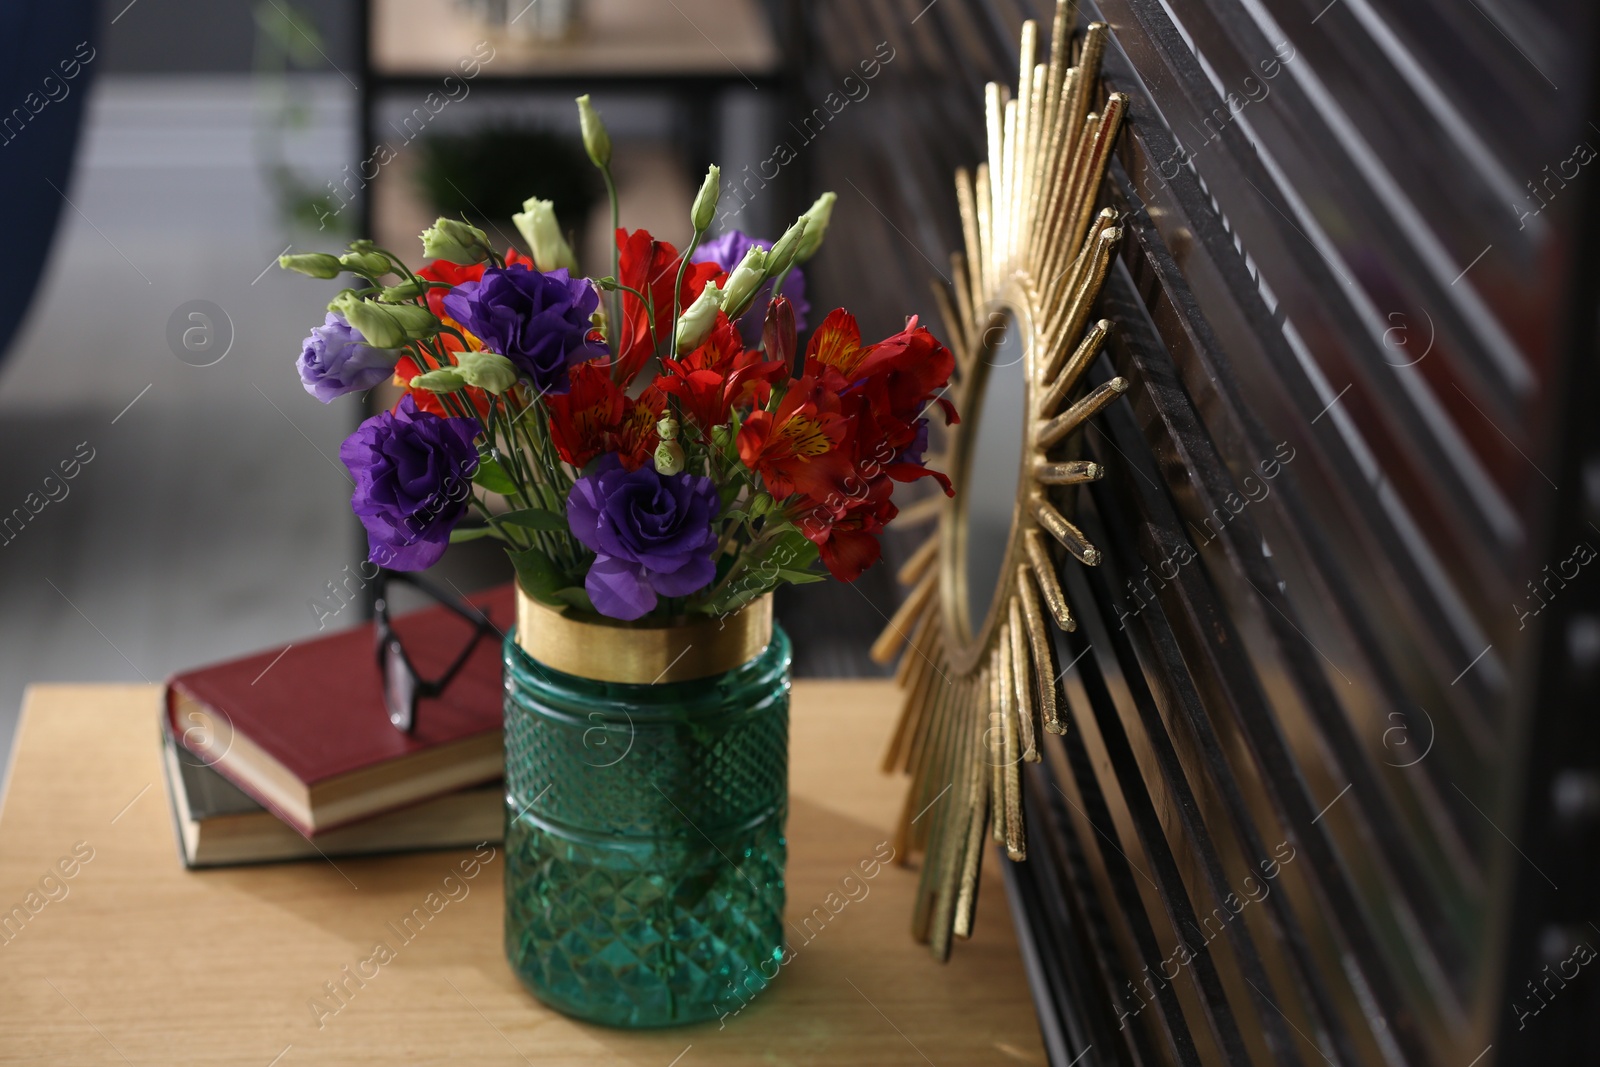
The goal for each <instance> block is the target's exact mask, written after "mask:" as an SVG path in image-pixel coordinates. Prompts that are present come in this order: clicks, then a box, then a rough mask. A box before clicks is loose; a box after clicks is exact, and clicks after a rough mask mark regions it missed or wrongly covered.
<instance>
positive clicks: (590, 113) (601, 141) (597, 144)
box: [578, 93, 611, 170]
mask: <svg viewBox="0 0 1600 1067" xmlns="http://www.w3.org/2000/svg"><path fill="white" fill-rule="evenodd" d="M578 125H579V126H581V127H582V128H583V150H584V151H585V152H588V153H589V158H590V159H591V160H593V161H594V165H595V166H597V167H599V168H600V169H601V170H605V169H606V168H607V167H609V166H611V135H610V134H608V133H606V124H605V123H603V122H601V121H600V113H599V112H598V111H596V110H595V109H594V105H593V104H592V103H590V102H589V94H588V93H584V94H583V95H582V96H580V97H578Z"/></svg>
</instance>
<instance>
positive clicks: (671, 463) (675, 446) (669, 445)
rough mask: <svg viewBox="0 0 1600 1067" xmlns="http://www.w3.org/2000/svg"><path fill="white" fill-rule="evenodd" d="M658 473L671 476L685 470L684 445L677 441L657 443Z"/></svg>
mask: <svg viewBox="0 0 1600 1067" xmlns="http://www.w3.org/2000/svg"><path fill="white" fill-rule="evenodd" d="M655 460H656V473H657V474H662V475H667V476H669V477H670V476H671V475H674V474H679V473H681V472H682V471H683V446H682V445H680V444H679V443H678V442H676V441H662V442H661V443H660V444H659V445H656V455H655Z"/></svg>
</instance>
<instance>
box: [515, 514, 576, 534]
mask: <svg viewBox="0 0 1600 1067" xmlns="http://www.w3.org/2000/svg"><path fill="white" fill-rule="evenodd" d="M499 519H500V521H501V522H503V523H505V524H506V525H507V526H520V527H522V528H523V529H526V530H554V531H555V532H557V533H566V532H567V530H568V527H567V517H566V516H565V515H562V514H561V513H560V512H556V511H547V510H545V509H544V508H522V509H520V510H518V511H508V512H506V513H505V514H504V515H501V516H499Z"/></svg>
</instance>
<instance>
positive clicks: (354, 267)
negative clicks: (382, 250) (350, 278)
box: [339, 252, 394, 278]
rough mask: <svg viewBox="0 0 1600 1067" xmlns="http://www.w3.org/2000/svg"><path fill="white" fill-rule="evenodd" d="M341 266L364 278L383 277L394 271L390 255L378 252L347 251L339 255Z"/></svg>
mask: <svg viewBox="0 0 1600 1067" xmlns="http://www.w3.org/2000/svg"><path fill="white" fill-rule="evenodd" d="M339 266H341V267H343V268H344V269H345V270H348V271H352V272H354V273H356V274H359V275H361V276H362V277H363V278H381V277H383V276H384V275H385V274H393V273H394V265H393V264H391V263H390V262H389V257H388V256H385V255H381V254H379V253H377V252H346V253H345V254H344V255H342V256H340V257H339Z"/></svg>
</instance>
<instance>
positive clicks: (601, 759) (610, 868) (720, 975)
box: [505, 627, 789, 1027]
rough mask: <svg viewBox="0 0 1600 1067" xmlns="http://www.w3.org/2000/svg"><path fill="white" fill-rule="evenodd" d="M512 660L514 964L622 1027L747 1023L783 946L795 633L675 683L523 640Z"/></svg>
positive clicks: (558, 998)
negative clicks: (573, 667) (598, 677)
mask: <svg viewBox="0 0 1600 1067" xmlns="http://www.w3.org/2000/svg"><path fill="white" fill-rule="evenodd" d="M619 639H626V638H625V636H622V635H619ZM505 665H506V804H507V811H506V818H507V824H506V930H505V933H506V955H507V957H508V958H509V959H510V961H511V966H512V969H513V970H515V971H516V973H517V976H518V977H519V978H521V979H522V982H523V984H524V985H526V986H527V987H528V988H529V989H530V990H532V992H533V993H534V994H535V995H536V996H538V997H539V999H540V1000H543V1001H544V1002H545V1003H547V1004H549V1005H550V1006H551V1007H554V1008H556V1009H558V1010H560V1011H563V1012H566V1013H567V1014H569V1015H575V1016H577V1017H579V1018H582V1019H588V1020H590V1021H593V1022H598V1023H605V1024H608V1025H611V1026H631V1027H643V1026H670V1025H675V1024H678V1023H690V1022H698V1021H701V1020H705V1019H714V1018H716V1017H717V1016H718V1014H719V1009H720V1011H721V1012H731V1011H737V1010H738V1008H739V1007H740V1005H742V1004H743V1003H745V1002H746V1001H748V1000H749V999H750V997H751V996H752V995H753V994H754V993H756V992H759V991H760V990H761V989H763V988H765V986H766V984H767V982H768V981H769V980H770V978H771V977H772V976H774V975H776V973H777V971H778V961H779V959H780V958H781V956H780V953H781V951H782V949H781V946H782V943H783V899H784V897H783V893H784V890H783V864H784V856H785V843H784V837H783V829H784V819H785V817H786V816H787V814H788V766H789V640H788V638H787V637H786V636H785V635H784V633H783V631H782V630H781V629H778V628H776V627H774V630H773V639H772V644H771V645H769V646H768V648H767V651H766V652H765V653H763V654H762V655H761V656H759V657H757V658H756V659H754V660H751V661H750V662H749V663H747V664H745V665H744V666H742V667H740V668H738V669H736V670H733V671H729V672H728V673H727V674H723V675H717V676H715V677H711V678H703V679H699V680H697V681H693V682H679V683H673V684H670V685H623V684H617V683H610V682H594V681H589V680H587V679H582V678H575V677H573V676H571V675H567V674H562V673H560V672H558V671H553V670H550V669H549V668H546V667H544V666H542V665H541V664H539V663H537V662H536V661H535V660H533V659H531V658H530V657H529V656H528V655H527V653H525V652H523V651H522V649H521V648H519V647H518V646H517V644H516V641H515V634H513V635H511V636H510V637H508V638H507V639H506V643H505Z"/></svg>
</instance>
